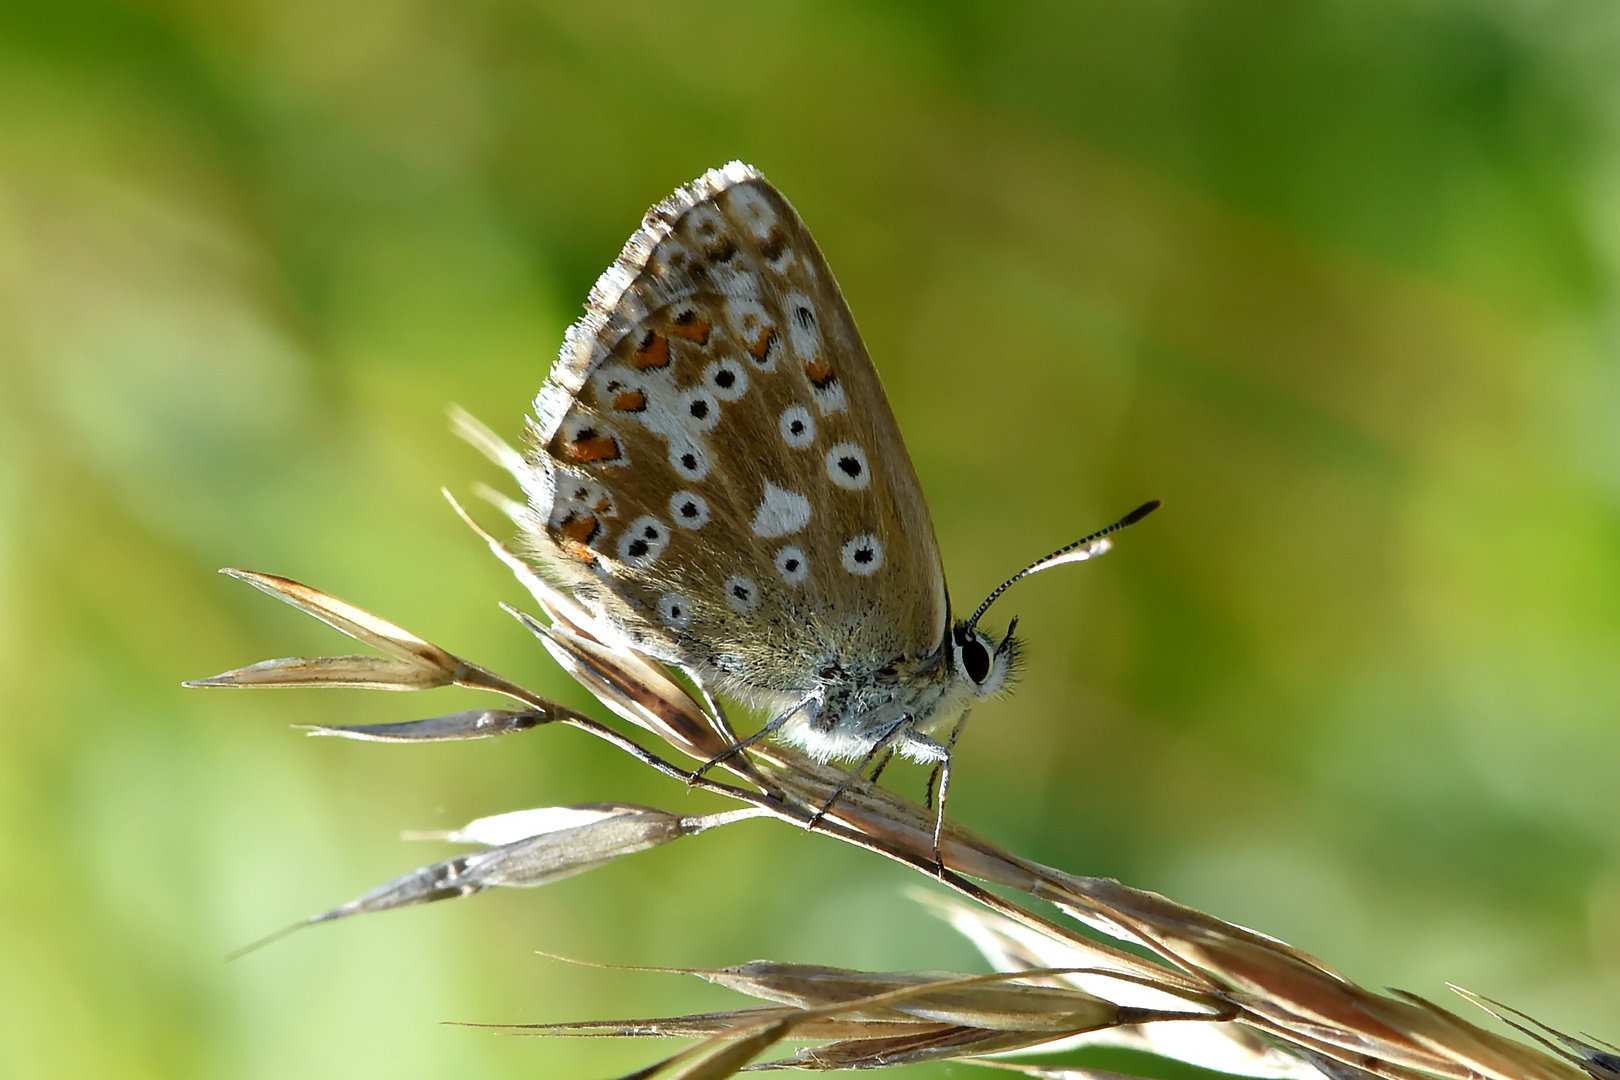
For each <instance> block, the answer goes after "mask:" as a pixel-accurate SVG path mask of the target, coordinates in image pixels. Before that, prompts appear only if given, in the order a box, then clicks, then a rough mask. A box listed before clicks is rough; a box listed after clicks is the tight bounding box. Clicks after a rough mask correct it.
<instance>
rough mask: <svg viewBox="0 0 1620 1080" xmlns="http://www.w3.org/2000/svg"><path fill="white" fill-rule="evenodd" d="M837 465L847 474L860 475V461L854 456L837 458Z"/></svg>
mask: <svg viewBox="0 0 1620 1080" xmlns="http://www.w3.org/2000/svg"><path fill="white" fill-rule="evenodd" d="M838 467H839V468H840V469H842V470H843V471H844V473H845V475H847V476H859V475H861V463H860V461H859V460H857V459H856V458H852V457H841V458H839V459H838Z"/></svg>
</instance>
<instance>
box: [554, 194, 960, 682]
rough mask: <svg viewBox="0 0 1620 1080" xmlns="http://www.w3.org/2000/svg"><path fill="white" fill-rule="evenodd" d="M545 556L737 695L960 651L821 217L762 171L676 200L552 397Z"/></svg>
mask: <svg viewBox="0 0 1620 1080" xmlns="http://www.w3.org/2000/svg"><path fill="white" fill-rule="evenodd" d="M531 434H532V439H531V447H530V452H529V455H528V456H529V461H530V464H531V466H532V467H533V470H534V471H533V475H532V476H531V478H530V483H529V485H528V486H529V488H530V490H529V497H530V503H531V508H532V509H533V511H534V513H535V515H536V525H537V526H538V528H537V529H536V530H535V531H534V533H533V535H531V536H530V545H531V549H532V554H533V555H535V556H536V557H537V558H538V560H539V561H540V563H541V565H542V568H543V569H545V570H547V571H548V572H550V573H551V574H553V575H554V576H556V577H558V578H560V579H562V580H563V581H564V582H565V583H567V584H570V585H572V586H573V587H574V589H575V592H576V594H577V595H578V596H579V597H580V599H581V600H582V601H583V602H585V603H586V604H587V605H588V606H591V607H593V608H595V609H596V610H598V611H599V612H600V613H602V614H603V615H605V616H606V617H607V618H608V619H609V620H610V621H611V622H612V623H613V624H614V625H615V626H617V627H618V628H619V629H620V630H621V631H622V632H623V633H624V634H625V635H626V636H627V637H628V638H629V639H630V640H632V641H634V642H636V643H638V644H639V645H640V646H641V647H642V648H644V649H646V650H647V651H649V652H651V653H653V654H654V655H657V656H660V657H662V658H663V659H666V660H669V661H671V662H674V663H678V664H682V665H684V666H688V667H695V668H700V669H707V670H709V671H712V672H714V673H716V674H718V675H720V676H722V677H723V678H724V679H725V681H726V682H727V683H729V684H730V685H731V687H732V688H733V689H736V690H742V691H755V692H758V693H760V694H761V695H770V694H783V695H789V696H791V695H793V694H802V693H804V692H806V691H808V690H810V689H811V688H812V687H813V686H814V685H815V683H816V682H817V680H818V679H820V678H822V677H824V676H822V675H821V674H820V673H821V672H823V671H824V670H825V669H826V668H827V667H829V666H839V667H843V668H849V667H852V666H854V667H859V666H861V665H868V666H873V667H876V666H882V665H885V664H890V663H895V662H904V661H906V660H907V659H913V660H916V659H920V658H923V657H927V656H932V655H935V654H936V653H937V651H938V650H939V648H940V647H941V643H942V641H943V639H944V634H945V623H946V619H947V617H948V611H947V601H946V596H945V582H944V575H943V573H942V571H941V569H940V559H939V551H938V547H937V545H936V542H935V539H934V532H933V525H932V522H931V521H930V520H929V517H928V511H927V507H926V505H925V504H924V502H923V498H922V493H921V490H920V487H919V485H918V483H917V477H916V474H915V472H914V471H913V469H912V465H911V460H910V458H909V457H908V456H907V454H906V450H905V446H904V444H903V443H902V442H901V439H900V434H899V430H898V428H897V426H896V424H895V420H894V416H893V414H892V413H891V412H890V411H889V406H888V402H887V399H886V398H885V396H884V394H883V391H882V387H881V385H880V384H879V382H878V377H877V372H876V371H875V370H874V368H873V366H872V362H871V360H870V359H869V358H868V356H867V354H866V349H865V347H864V346H863V344H862V343H861V339H860V336H859V334H858V333H857V331H856V329H855V324H854V320H853V319H852V318H851V316H850V313H849V309H848V308H847V307H846V306H845V304H844V300H843V297H842V295H841V294H840V293H839V290H838V286H837V283H836V282H835V281H834V280H833V277H832V274H831V272H830V271H829V270H828V269H827V266H826V263H825V262H824V261H823V259H822V257H821V253H820V251H819V250H817V248H816V245H815V243H814V241H813V240H811V238H810V234H809V232H808V231H807V230H806V229H805V227H804V224H803V223H802V222H801V221H800V220H799V217H798V215H797V214H796V213H795V212H794V210H793V208H792V207H791V206H790V205H788V202H787V200H785V199H784V198H783V197H782V196H781V195H780V194H779V193H778V192H777V191H776V189H775V188H773V187H772V186H771V185H770V184H769V183H768V182H767V181H766V180H765V179H764V178H763V177H761V176H760V175H759V174H758V173H756V172H754V171H753V170H752V169H750V168H748V167H747V166H744V165H741V164H740V163H733V164H732V165H728V166H727V167H726V168H724V169H719V170H714V171H712V172H710V173H708V174H707V175H705V176H704V177H702V178H701V179H699V180H698V181H696V182H694V183H693V184H691V185H688V186H687V187H685V188H682V189H680V190H679V191H677V192H676V193H675V194H674V195H673V196H671V197H670V198H669V199H667V200H666V201H665V202H663V203H661V204H659V205H658V206H657V207H654V208H653V209H652V210H651V211H650V212H649V213H648V214H647V217H646V219H645V220H644V221H643V223H642V227H641V229H640V230H638V231H637V233H636V234H635V235H634V236H633V237H631V240H630V242H629V243H628V244H627V245H626V246H625V249H624V252H623V253H622V254H621V255H620V257H619V259H618V261H617V262H615V263H614V265H613V266H612V267H610V268H609V270H608V271H607V272H606V273H605V274H603V275H602V278H601V280H600V281H598V283H597V286H596V288H595V289H594V290H593V291H592V294H591V299H590V302H589V304H588V305H587V313H586V316H585V318H584V319H582V320H581V321H580V322H579V323H577V324H576V325H575V326H574V327H573V328H572V329H571V330H570V331H569V336H568V339H567V341H566V342H565V344H564V347H563V352H562V355H561V357H560V358H559V360H558V362H557V365H556V366H555V368H554V369H553V371H552V374H551V377H550V378H549V379H548V381H547V384H546V386H545V387H544V388H543V389H542V390H541V392H540V396H539V398H538V399H537V401H536V422H535V426H534V430H533V432H532V433H531Z"/></svg>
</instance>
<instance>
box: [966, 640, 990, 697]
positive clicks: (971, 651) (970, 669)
mask: <svg viewBox="0 0 1620 1080" xmlns="http://www.w3.org/2000/svg"><path fill="white" fill-rule="evenodd" d="M962 668H963V670H965V671H966V672H967V673H968V678H970V679H972V680H973V681H974V682H976V683H978V684H979V685H980V686H983V685H984V680H985V679H987V678H989V677H990V650H989V649H987V648H985V647H984V643H983V642H981V641H980V640H979V639H978V638H971V639H969V640H967V641H964V642H963V643H962Z"/></svg>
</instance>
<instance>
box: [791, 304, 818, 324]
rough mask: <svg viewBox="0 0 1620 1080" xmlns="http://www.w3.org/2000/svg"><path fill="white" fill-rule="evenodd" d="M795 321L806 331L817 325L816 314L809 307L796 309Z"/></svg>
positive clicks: (794, 313)
mask: <svg viewBox="0 0 1620 1080" xmlns="http://www.w3.org/2000/svg"><path fill="white" fill-rule="evenodd" d="M793 319H794V321H795V322H797V323H798V324H799V325H800V326H802V327H804V328H805V329H806V330H809V329H810V328H811V327H813V326H815V325H816V313H815V312H813V311H811V310H810V309H809V308H807V307H798V308H794V309H793Z"/></svg>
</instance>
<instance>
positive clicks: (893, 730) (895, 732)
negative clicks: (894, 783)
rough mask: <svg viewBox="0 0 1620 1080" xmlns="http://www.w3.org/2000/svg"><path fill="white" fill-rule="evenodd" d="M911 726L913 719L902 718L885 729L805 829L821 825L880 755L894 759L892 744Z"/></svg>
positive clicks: (812, 816)
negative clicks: (886, 752) (828, 812)
mask: <svg viewBox="0 0 1620 1080" xmlns="http://www.w3.org/2000/svg"><path fill="white" fill-rule="evenodd" d="M910 726H911V717H909V716H902V717H900V718H899V719H898V720H896V721H895V722H894V723H892V724H890V725H889V726H888V727H886V728H884V729H883V734H881V735H879V736H878V738H877V741H876V742H874V743H873V744H872V749H871V750H869V751H868V752H867V754H866V756H865V757H864V758H862V759H861V763H860V764H859V765H857V766H855V768H854V769H853V770H852V771H851V772H850V774H849V775H848V776H846V777H845V778H844V781H843V783H841V784H839V785H838V787H837V788H836V789H834V791H833V793H832V795H831V797H829V798H828V799H827V801H826V802H824V803H822V804H821V809H820V810H817V811H816V812H815V813H814V814H811V815H810V820H809V821H807V822H805V824H804V827H805V828H806V829H814V828H815V827H816V825H817V823H819V822H820V821H821V819H822V818H823V817H824V816H825V815H826V813H827V811H829V810H831V809H832V808H833V806H834V805H835V804H836V803H837V802H838V800H839V799H840V798H842V797H843V794H844V792H845V791H848V790H849V785H851V784H853V783H854V782H855V781H856V780H858V779H860V776H861V773H863V772H865V771H866V767H867V766H868V765H870V764H872V762H873V761H875V760H876V759H877V756H878V755H879V754H881V753H883V752H884V751H885V750H887V751H889V756H890V757H893V756H894V749H893V745H892V744H894V743H895V742H897V741H899V739H900V737H901V736H902V735H904V734H905V732H906V729H907V728H908V727H910ZM888 763H889V759H888V758H884V759H883V764H884V765H887V764H888ZM881 769H882V766H879V770H880V771H881Z"/></svg>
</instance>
